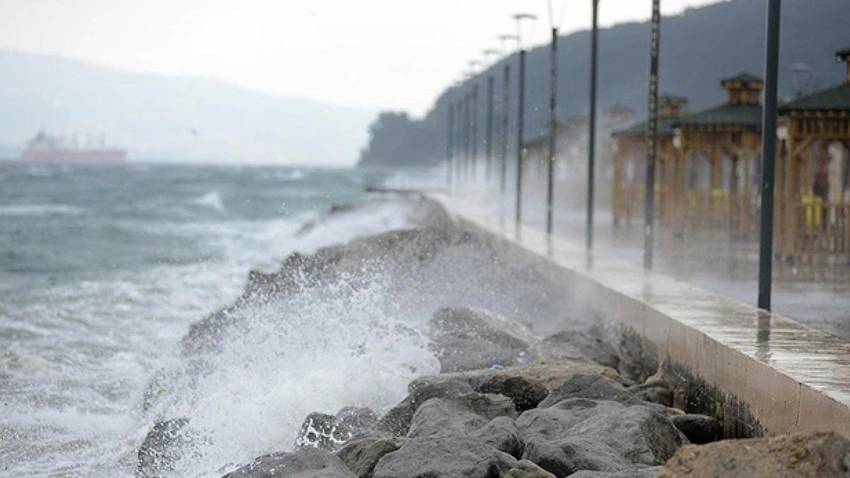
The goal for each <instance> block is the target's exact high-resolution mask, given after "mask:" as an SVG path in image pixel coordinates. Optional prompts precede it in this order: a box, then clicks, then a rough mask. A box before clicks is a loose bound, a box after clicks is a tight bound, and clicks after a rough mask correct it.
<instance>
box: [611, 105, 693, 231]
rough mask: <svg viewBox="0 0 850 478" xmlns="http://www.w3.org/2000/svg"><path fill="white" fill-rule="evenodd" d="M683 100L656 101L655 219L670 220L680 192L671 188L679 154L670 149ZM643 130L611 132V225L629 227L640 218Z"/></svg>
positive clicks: (641, 125)
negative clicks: (612, 222) (625, 225)
mask: <svg viewBox="0 0 850 478" xmlns="http://www.w3.org/2000/svg"><path fill="white" fill-rule="evenodd" d="M686 104H687V100H686V99H685V98H682V97H679V96H674V95H662V96H659V98H658V160H659V163H658V164H659V165H660V167H658V168H656V170H655V175H656V176H655V184H656V188H655V194H656V204H658V208H659V209H658V211H659V214H658V218H659V219H660V220H672V219H673V212H674V205H675V204H676V203H677V202H678V200H679V194H681V192H682V191H680V190H679V189H677V188H675V187H671V185H673V184H676V182H675V181H674V180H673V178H675V177H677V175H678V174H679V171H678V170H677V165H678V163H679V161H678V159H677V157H678V153H677V151H676V149H675V148H674V146H673V123H674V122H675V121H677V120H679V119H680V118H681V116H682V111H683V109H684V107H685V105H686ZM646 129H647V122H646V121H642V122H640V123H637V124H635V125H633V126H631V127H629V128H626V129H621V130H618V131H614V132H613V133H612V135H611V136H612V137H613V138H614V151H613V162H614V165H613V166H614V168H613V169H614V174H613V187H612V194H613V197H612V210H613V213H614V224H615V225H619V224H623V223H625V224H629V223H630V222H631V221H632V219H633V218H639V217H642V215H643V203H644V190H645V188H644V185H645V184H646Z"/></svg>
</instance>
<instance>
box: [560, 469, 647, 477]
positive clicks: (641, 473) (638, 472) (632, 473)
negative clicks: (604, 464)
mask: <svg viewBox="0 0 850 478" xmlns="http://www.w3.org/2000/svg"><path fill="white" fill-rule="evenodd" d="M659 471H661V467H660V466H649V467H646V468H632V469H629V470H625V471H614V472H607V471H587V470H584V471H580V472H578V473H573V474H572V475H570V478H656V476H657V475H658V472H659Z"/></svg>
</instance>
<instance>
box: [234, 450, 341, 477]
mask: <svg viewBox="0 0 850 478" xmlns="http://www.w3.org/2000/svg"><path fill="white" fill-rule="evenodd" d="M271 477H278V478H279V477H286V478H356V477H357V475H355V474H354V473H352V472H351V470H349V469H348V467H346V466H345V463H343V462H342V460H340V459H339V458H337V457H336V456H335V455H332V454H330V453H328V452H326V451H322V450H319V449H317V448H301V449H299V450H296V451H294V452H292V453H285V452H281V453H273V454H271V455H264V456H261V457H259V458H257V459H256V460H254V462H253V463H251V464H250V465H245V466H243V467H242V468H239V469H238V470H236V471H234V472H232V473H228V474H227V475H225V476H224V478H271Z"/></svg>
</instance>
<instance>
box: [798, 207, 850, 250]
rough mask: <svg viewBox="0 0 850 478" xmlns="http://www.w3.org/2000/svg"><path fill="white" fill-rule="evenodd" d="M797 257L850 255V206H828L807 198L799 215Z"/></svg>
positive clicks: (799, 209) (800, 208)
mask: <svg viewBox="0 0 850 478" xmlns="http://www.w3.org/2000/svg"><path fill="white" fill-rule="evenodd" d="M795 216H796V223H797V224H796V225H797V228H796V231H797V234H796V238H795V241H794V244H793V249H792V250H791V251H790V252H791V254H792V255H794V256H818V255H841V254H849V253H850V203H826V202H823V201H822V200H821V199H820V198H818V197H815V196H806V197H803V198H802V200H801V204H798V205H797V207H796V211H795Z"/></svg>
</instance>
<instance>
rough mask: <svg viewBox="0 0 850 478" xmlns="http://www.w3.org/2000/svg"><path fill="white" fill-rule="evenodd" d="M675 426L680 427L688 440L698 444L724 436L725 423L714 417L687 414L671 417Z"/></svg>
mask: <svg viewBox="0 0 850 478" xmlns="http://www.w3.org/2000/svg"><path fill="white" fill-rule="evenodd" d="M670 421H671V422H673V426H675V427H676V428H678V429H679V431H680V432H682V433H683V434H684V435H685V436H686V437H688V441H690V442H691V443H693V444H696V445H703V444H705V443H711V442H715V441H718V440H720V439H722V438H723V424H722V423H720V421H719V420H717V419H716V418H714V417H709V416H707V415H698V414H687V415H678V416H672V417H670Z"/></svg>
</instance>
